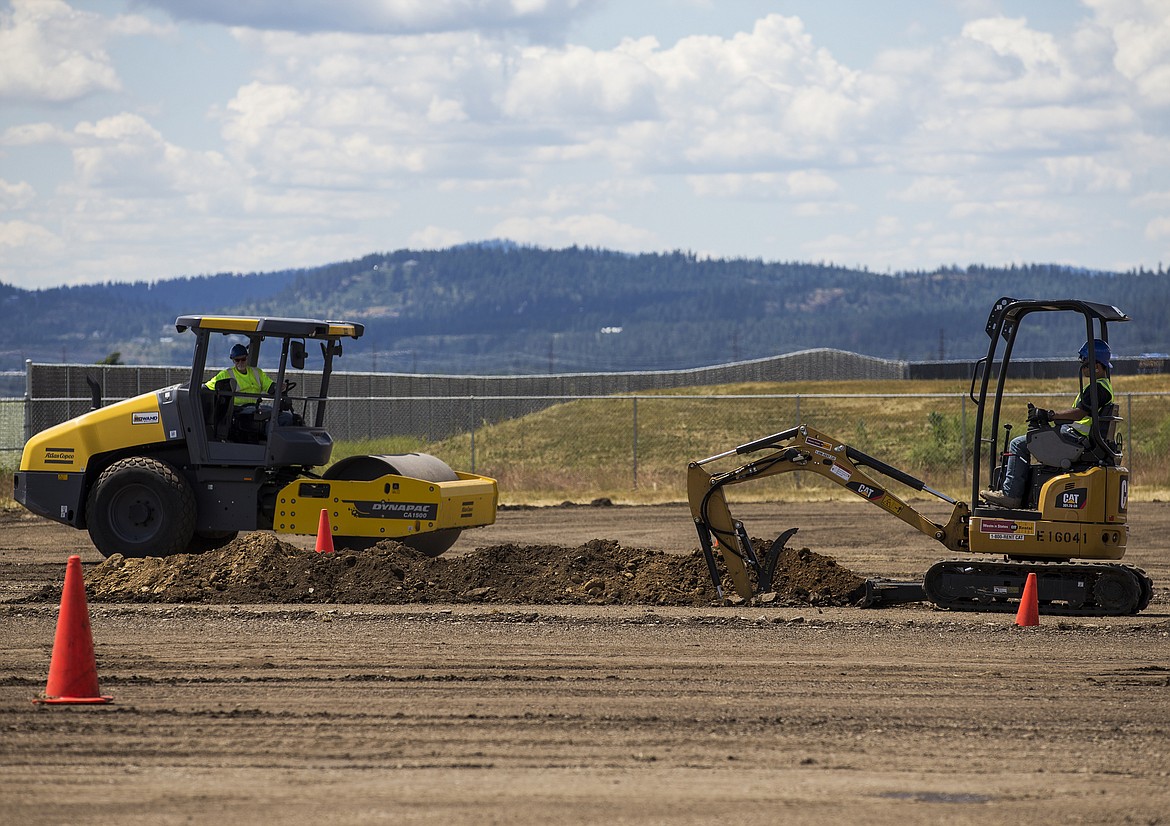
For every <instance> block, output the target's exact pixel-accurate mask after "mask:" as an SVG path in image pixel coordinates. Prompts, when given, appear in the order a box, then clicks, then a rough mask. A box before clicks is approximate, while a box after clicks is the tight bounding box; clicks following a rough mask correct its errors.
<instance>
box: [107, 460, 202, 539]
mask: <svg viewBox="0 0 1170 826" xmlns="http://www.w3.org/2000/svg"><path fill="white" fill-rule="evenodd" d="M85 510H86V524H87V526H88V527H89V536H90V539H92V540H93V544H94V547H96V548H97V549H98V552H99V553H101V554H102V556H110V555H111V554H122V555H123V556H129V557H146V556H170V555H171V554H178V553H183V552H184V551H185V550H187V546H188V545H189V544H190V543H191V539H192V537H193V536H194V535H195V494H194V493H193V492H192V491H191V486H190V485H188V484H187V481H186V480H185V479H183V477H182V476H180V475H179V474H178V472H177V471H176V470H175V469H174V468H173V467H171V466H170V465H168V464H167V463H166V462H163V461H160V460H158V459H151V458H148V457H144V456H134V457H131V458H129V459H122V460H120V461H117V462H114V464H112V465H110V466H109V467H108V468H106V469H105V470H104V471H102V474H101V475H100V476H99V477H98V480H97V483H96V484H95V485H94V486H93V490H91V491H90V494H89V499H88V500H87V502H86V509H85Z"/></svg>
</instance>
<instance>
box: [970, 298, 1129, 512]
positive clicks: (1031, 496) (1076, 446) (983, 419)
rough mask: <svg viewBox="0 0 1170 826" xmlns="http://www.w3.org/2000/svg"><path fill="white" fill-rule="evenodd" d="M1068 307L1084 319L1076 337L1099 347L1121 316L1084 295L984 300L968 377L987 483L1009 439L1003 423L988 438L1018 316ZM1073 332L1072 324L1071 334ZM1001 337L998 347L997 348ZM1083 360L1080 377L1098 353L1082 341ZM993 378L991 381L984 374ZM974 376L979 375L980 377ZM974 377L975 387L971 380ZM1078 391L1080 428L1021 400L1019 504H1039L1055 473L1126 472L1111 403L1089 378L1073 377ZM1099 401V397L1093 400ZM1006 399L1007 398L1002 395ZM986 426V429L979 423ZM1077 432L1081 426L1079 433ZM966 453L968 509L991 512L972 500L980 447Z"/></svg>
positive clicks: (996, 419)
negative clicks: (1026, 470)
mask: <svg viewBox="0 0 1170 826" xmlns="http://www.w3.org/2000/svg"><path fill="white" fill-rule="evenodd" d="M1050 312H1061V313H1075V314H1077V315H1079V316H1081V318H1082V319H1083V322H1084V328H1083V329H1084V336H1085V338H1084V340H1085V341H1087V342H1098V343H1100V344H1101V345H1102V346H1103V347H1104V348H1105V352H1107V348H1108V341H1109V324H1110V323H1117V322H1124V321H1129V316H1127V315H1126V314H1125V313H1123V312H1122V311H1121V310H1119V309H1118V308H1117V307H1114V306H1112V305H1108V304H1097V303H1093V302H1089V301H1076V300H1057V301H1032V300H1018V299H1014V298H1007V297H1004V298H1001V299H999V301H997V302H996V303H995V306H994V307H992V310H991V313H990V315H989V316H988V319H987V325H986V332H987V335H988V337H989V338H990V343H989V346H988V350H987V355H986V356H984V357H983V358H982V359H980V360H979V361H978V362H976V364H975V370H974V371H973V373H972V377H971V390H970V398H971V400H972V401H973V402H974V403H975V405H976V410H977V415H976V421H975V433H976V439H977V440H978V441H977V443H976V447H977V448H979V447H980V446H981V445H982V446H987V447H989V451H988V461H989V466H990V470H989V473H988V478H989V479H990V485H989V487H990V488H992V489H999V488H1001V487H1002V482H1003V475H1004V465H1003V463H1002V462H1001V461H1000V460H1001V459H1003V460H1004V461H1006V459H1005V458H1004V457H1006V455H1007V453H1008V444H1009V442H1010V441H1011V425H1010V424H1004V425H1002V432H1003V434H1004V435H1003V442H1002V445H1001V444H1000V443H999V441H998V439H997V438H996V436H997V434H999V433H1000V432H1001V420H1002V419H1003V418H1005V417H1004V416H1002V406H1003V404H1004V402H1005V399H1004V388H1005V384H1006V382H1007V380H1008V378H1009V377H1010V373H1011V369H1010V365H1011V362H1012V352H1013V349H1014V348H1015V346H1016V343H1017V335H1018V333H1019V331H1020V329H1021V323H1022V322H1023V320H1024V319H1025V318H1026V317H1027V316H1029V315H1030V314H1032V313H1050ZM1077 335H1078V337H1079V335H1080V333H1079V331H1078V333H1077ZM1001 343H1002V345H1003V349H1002V354H1000V353H998V352H997V351H998V350H999V348H1000V344H1001ZM1082 355H1083V356H1084V358H1085V362H1084V363H1085V364H1087V365H1088V366H1089V369H1088V371H1087V374H1088V376H1095V375H1097V374H1098V371H1097V369H1096V365H1097V364H1098V359H1099V358H1104V357H1103V356H1101V355H1100V353H1099V352H1098V350H1097V348H1096V347H1094V348H1082ZM993 377H994V378H995V379H996V382H995V384H994V386H992V384H991V381H992V378H993ZM980 380H981V381H980ZM977 382H979V389H978V394H976V383H977ZM1081 384H1082V386H1081V393H1082V394H1083V397H1084V399H1085V400H1086V401H1087V402H1088V408H1089V410H1088V412H1087V414H1086V419H1088V423H1087V427H1081V428H1080V429H1079V430H1078V429H1074V428H1073V427H1072V426H1071V425H1069V424H1068V423H1060V422H1053V421H1051V420H1050V419H1049V411H1047V410H1043V409H1040V408H1037V407H1036V406H1034V405H1033V404H1032V403H1030V402H1029V403H1028V426H1027V432H1026V445H1027V448H1028V452H1029V454H1030V455H1031V458H1032V460H1033V464H1032V465H1031V467H1030V480H1029V485H1028V488H1027V491H1026V493H1025V495H1024V497H1023V503H1022V507H1023V509H1025V510H1029V511H1031V510H1035V509H1042V506H1043V504H1044V503H1043V501H1042V499H1043V496H1044V492H1043V491H1044V485H1045V483H1047V482H1048V481H1049V480H1051V479H1053V478H1055V477H1058V476H1067V475H1068V474H1070V473H1072V474H1077V473H1078V472H1082V473H1084V472H1088V471H1090V470H1091V469H1093V468H1098V467H1103V468H1113V469H1117V470H1120V471H1122V472H1126V473H1127V471H1125V469H1124V468H1122V467H1121V460H1122V453H1121V446H1120V443H1119V441H1118V438H1117V425H1118V423H1119V422H1120V421H1121V418H1120V417H1119V416H1118V415H1117V405H1116V404H1114V403H1112V402H1111V401H1110V400H1108V399H1101V398H1099V395H1100V394H1101V393H1102V392H1104V391H1102V390H1101V388H1100V387H1099V385H1098V382H1097V381H1094V380H1088V381H1084V380H1082V382H1081ZM1102 401H1104V402H1106V403H1105V404H1101V402H1102ZM1007 402H1008V403H1009V404H1011V403H1015V401H1014V399H1008V400H1007ZM985 426H986V429H985ZM1080 431H1085V432H1080ZM973 453H974V473H972V477H971V482H972V491H971V502H972V508H973V510H974V511H975V513H976V514H979V513H983V512H986V513H989V514H990V513H991V512H993V511H996V512H997V511H998V510H1000V509H999V508H991V507H989V506H988V505H985V504H983V503H982V502H981V501H980V494H979V488H980V480H981V479H982V478H983V473H982V472H981V468H980V465H981V462H982V460H983V453H984V451H983V450H982V449H976V450H975V451H973Z"/></svg>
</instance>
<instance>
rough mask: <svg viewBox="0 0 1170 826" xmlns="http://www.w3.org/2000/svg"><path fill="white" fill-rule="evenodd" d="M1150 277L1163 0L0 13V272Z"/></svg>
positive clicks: (1162, 259) (72, 276)
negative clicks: (545, 259) (443, 268)
mask: <svg viewBox="0 0 1170 826" xmlns="http://www.w3.org/2000/svg"><path fill="white" fill-rule="evenodd" d="M493 238H508V239H511V240H514V241H518V242H521V243H526V244H534V245H539V246H545V247H563V246H568V245H572V244H578V245H588V246H598V247H605V248H610V249H619V250H628V251H666V250H676V249H682V250H690V251H693V252H696V253H698V254H700V255H709V256H715V257H748V258H762V259H765V260H770V261H830V262H834V263H838V264H842V265H846V266H858V267H867V268H869V269H871V270H874V271H879V272H886V271H900V270H907V269H930V268H933V267H938V266H949V265H959V266H964V265H967V264H972V263H977V264H991V265H1000V264H1010V263H1037V262H1041V263H1046V262H1055V263H1063V264H1071V265H1076V266H1084V267H1091V268H1099V269H1107V270H1124V269H1129V268H1133V267H1139V266H1141V267H1146V268H1151V269H1156V268H1157V267H1159V266H1161V265H1163V264H1164V263H1165V264H1170V0H1082V2H1076V1H1075V0H1032V1H1031V2H1024V0H937V2H931V3H923V2H909V0H889V2H884V3H874V2H872V0H864V1H863V0H819V2H813V0H793V2H763V1H762V0H760V1H759V2H757V1H756V0H744V1H743V2H735V1H734V0H732V2H714V0H639V2H616V0H610V2H606V0H429V2H426V3H419V2H417V1H416V0H332V2H329V3H321V2H316V0H250V2H239V0H201V2H198V3H192V2H188V0H125V1H124V2H119V0H94V2H67V0H6V1H5V2H0V281H3V282H4V283H8V284H14V285H17V286H20V287H26V288H38V287H47V286H54V285H58V284H65V283H82V282H90V281H108V280H117V281H126V280H156V279H160V278H172V277H177V276H182V275H195V274H200V273H212V272H225V271H231V272H249V271H258V270H273V269H285V268H289V267H301V266H312V265H316V264H323V263H328V262H331V261H336V260H342V259H350V258H356V257H358V256H361V255H364V254H367V253H370V252H376V251H384V250H393V249H398V248H402V247H426V248H435V247H445V246H449V245H452V244H458V243H464V242H471V241H477V240H484V239H493Z"/></svg>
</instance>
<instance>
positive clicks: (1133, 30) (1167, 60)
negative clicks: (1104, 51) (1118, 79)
mask: <svg viewBox="0 0 1170 826" xmlns="http://www.w3.org/2000/svg"><path fill="white" fill-rule="evenodd" d="M1083 2H1084V3H1085V4H1086V5H1087V6H1089V7H1090V8H1092V9H1093V10H1094V11H1095V12H1096V17H1097V21H1098V23H1099V24H1100V25H1101V26H1103V27H1104V28H1105V29H1107V30H1108V31H1109V33H1110V35H1111V36H1112V38H1113V41H1114V43H1115V46H1116V48H1115V51H1114V55H1115V56H1114V60H1113V65H1114V66H1115V67H1116V68H1117V71H1118V72H1120V73H1121V74H1122V75H1123V76H1124V77H1126V78H1127V79H1128V80H1130V81H1132V82H1133V84H1134V85H1135V87H1136V88H1137V90H1138V93H1139V94H1140V95H1141V96H1142V97H1143V98H1144V99H1145V100H1146V102H1148V103H1149V104H1150V105H1152V106H1157V107H1163V106H1167V105H1170V5H1167V3H1166V0H1083Z"/></svg>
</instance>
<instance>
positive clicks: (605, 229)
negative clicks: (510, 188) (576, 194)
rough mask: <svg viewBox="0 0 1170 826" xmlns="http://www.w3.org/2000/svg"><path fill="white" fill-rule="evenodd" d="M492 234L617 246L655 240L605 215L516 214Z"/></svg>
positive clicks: (645, 246) (555, 243) (550, 243)
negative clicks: (554, 216) (559, 216)
mask: <svg viewBox="0 0 1170 826" xmlns="http://www.w3.org/2000/svg"><path fill="white" fill-rule="evenodd" d="M489 237H492V238H509V239H511V240H513V241H518V242H520V243H523V244H535V245H539V246H546V247H565V246H571V245H573V244H578V245H582V246H590V247H604V248H606V249H618V250H629V251H634V250H649V249H654V248H655V246H656V245H657V243H658V240H657V239H656V238H655V237H654V235H653V233H651V232H649V231H648V230H645V229H642V228H640V227H635V226H632V225H630V224H625V223H621V222H619V221H617V220H615V219H613V218H611V217H610V216H608V215H600V214H596V213H595V214H591V215H567V216H564V217H562V218H552V217H549V216H535V217H529V216H516V217H512V218H507V219H505V220H503V221H501V222H499V223H498V224H496V226H495V227H493V228H492V230H491V232H490V233H489Z"/></svg>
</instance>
